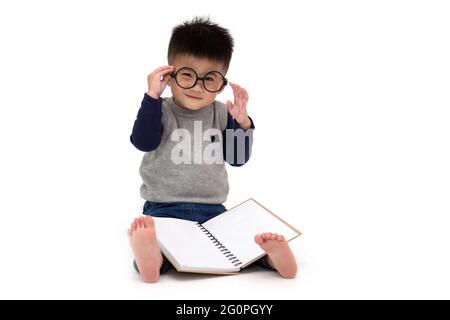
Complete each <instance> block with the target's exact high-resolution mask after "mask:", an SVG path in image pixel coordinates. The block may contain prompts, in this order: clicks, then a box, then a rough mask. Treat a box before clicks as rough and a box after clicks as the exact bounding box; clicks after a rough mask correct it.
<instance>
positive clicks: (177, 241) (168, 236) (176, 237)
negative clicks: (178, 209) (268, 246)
mask: <svg viewBox="0 0 450 320" xmlns="http://www.w3.org/2000/svg"><path fill="white" fill-rule="evenodd" d="M153 219H154V221H155V227H156V236H157V239H158V244H159V246H160V248H161V251H162V252H163V253H164V255H165V256H166V257H167V259H169V261H170V262H171V263H172V264H173V266H174V267H175V268H176V269H177V271H180V272H196V273H236V272H239V271H240V270H241V269H242V268H245V267H246V266H248V265H249V264H251V263H252V262H254V261H256V260H257V259H259V258H261V257H262V256H264V255H265V252H264V251H263V250H262V249H261V248H260V247H259V246H258V245H257V244H256V243H255V240H254V237H255V235H256V234H260V233H263V232H272V233H278V234H281V235H283V236H284V237H285V238H286V240H288V241H290V240H292V239H294V238H296V237H298V236H299V235H300V234H301V232H300V231H298V230H297V229H295V228H293V227H292V226H290V225H289V224H287V223H286V222H284V221H283V220H281V219H280V218H279V217H278V216H276V215H275V214H273V213H272V212H270V211H269V210H267V209H266V208H264V207H263V206H262V205H261V204H259V203H258V202H256V201H255V200H253V199H249V200H247V201H245V202H243V203H241V204H239V205H238V206H236V207H234V208H232V209H230V210H228V211H226V212H224V213H222V214H220V215H218V216H217V217H215V218H212V219H210V220H208V221H207V222H205V223H204V224H199V223H197V222H194V221H188V220H180V219H174V218H156V217H154V218H153Z"/></svg>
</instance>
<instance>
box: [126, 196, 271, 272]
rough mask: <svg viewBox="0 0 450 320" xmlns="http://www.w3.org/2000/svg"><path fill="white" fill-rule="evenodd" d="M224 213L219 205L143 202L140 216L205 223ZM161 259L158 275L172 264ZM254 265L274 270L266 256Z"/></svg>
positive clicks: (223, 208) (134, 263)
mask: <svg viewBox="0 0 450 320" xmlns="http://www.w3.org/2000/svg"><path fill="white" fill-rule="evenodd" d="M225 211H227V209H226V208H225V207H224V206H223V205H221V204H203V203H189V202H172V203H161V202H150V201H145V203H144V208H143V211H142V214H145V215H148V216H152V217H162V218H177V219H183V220H191V221H197V222H198V223H205V222H206V221H208V220H209V219H212V218H214V217H216V216H218V215H219V214H221V213H224V212H225ZM163 258H164V260H163V264H162V266H161V269H160V271H159V273H160V274H163V273H166V272H167V271H168V270H169V269H170V268H171V267H172V264H171V263H170V262H169V260H167V258H166V257H164V255H163ZM254 263H255V264H256V263H258V264H260V265H261V266H263V267H264V268H266V269H269V270H274V269H273V268H272V267H271V266H270V265H269V263H268V262H267V260H266V256H265V257H263V258H261V259H259V260H257V261H255V262H254ZM133 266H134V268H135V269H136V271H137V272H139V270H138V268H137V265H136V262H135V261H133Z"/></svg>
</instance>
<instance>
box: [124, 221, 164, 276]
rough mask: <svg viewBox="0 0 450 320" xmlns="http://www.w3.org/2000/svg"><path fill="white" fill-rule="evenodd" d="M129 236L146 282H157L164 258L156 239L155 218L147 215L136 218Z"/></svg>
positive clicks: (140, 271) (129, 230)
mask: <svg viewBox="0 0 450 320" xmlns="http://www.w3.org/2000/svg"><path fill="white" fill-rule="evenodd" d="M128 238H129V240H130V245H131V249H133V253H134V258H135V260H136V264H137V266H138V269H139V273H140V275H141V278H142V279H143V280H144V281H145V282H156V281H157V280H158V278H159V269H160V268H161V265H162V263H163V258H162V255H161V251H160V250H159V246H158V242H157V241H156V233H155V223H154V221H153V218H152V217H150V216H145V217H139V218H136V219H134V221H133V223H131V226H130V229H128Z"/></svg>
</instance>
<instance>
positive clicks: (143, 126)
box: [130, 93, 162, 152]
mask: <svg viewBox="0 0 450 320" xmlns="http://www.w3.org/2000/svg"><path fill="white" fill-rule="evenodd" d="M161 118H162V99H154V98H152V97H150V96H149V95H148V94H147V93H146V94H145V96H144V99H142V103H141V107H140V109H139V111H138V114H137V117H136V120H135V121H134V125H133V132H132V134H131V136H130V141H131V143H132V144H133V145H134V146H135V147H136V148H137V149H139V150H140V151H144V152H149V151H153V150H155V149H156V148H158V146H159V144H160V142H161V134H162V124H161Z"/></svg>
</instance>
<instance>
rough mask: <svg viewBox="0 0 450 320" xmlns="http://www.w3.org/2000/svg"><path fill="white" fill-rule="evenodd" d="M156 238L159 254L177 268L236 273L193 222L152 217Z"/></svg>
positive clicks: (235, 269)
mask: <svg viewBox="0 0 450 320" xmlns="http://www.w3.org/2000/svg"><path fill="white" fill-rule="evenodd" d="M153 219H154V221H155V229H156V236H157V239H158V243H159V246H160V248H161V250H162V251H163V252H165V253H166V254H167V253H168V254H169V255H170V256H171V257H172V258H173V259H174V260H175V261H176V262H177V263H178V265H179V267H180V269H188V270H191V271H195V270H198V271H210V272H230V271H238V270H239V268H236V267H235V266H234V265H233V264H232V263H231V262H230V261H229V260H228V259H227V258H226V257H225V256H224V255H223V253H222V252H220V250H219V249H217V248H216V246H215V245H214V244H213V243H212V242H211V240H210V239H209V238H208V237H207V236H206V235H205V234H204V233H203V232H202V230H201V229H200V227H199V226H198V225H197V223H196V222H194V221H188V220H181V219H174V218H156V217H154V218H153Z"/></svg>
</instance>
